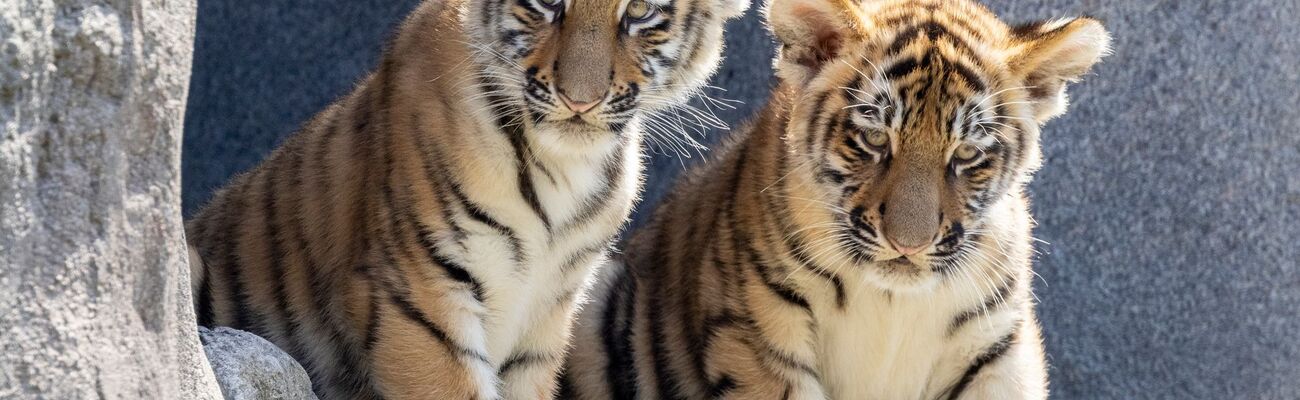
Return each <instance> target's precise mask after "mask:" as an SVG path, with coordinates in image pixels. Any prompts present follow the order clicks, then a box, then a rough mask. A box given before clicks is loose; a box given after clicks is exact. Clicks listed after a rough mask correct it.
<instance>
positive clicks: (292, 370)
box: [199, 327, 316, 400]
mask: <svg viewBox="0 0 1300 400" xmlns="http://www.w3.org/2000/svg"><path fill="white" fill-rule="evenodd" d="M199 340H200V341H202V342H203V352H204V353H207V356H208V362H210V363H211V364H212V371H213V372H215V373H216V376H217V383H218V384H219V385H221V393H222V394H223V395H225V397H226V399H228V400H269V399H276V400H281V399H283V400H297V399H311V400H315V399H316V395H315V394H314V393H312V390H311V379H310V378H308V376H307V371H306V370H304V369H303V368H302V365H299V364H298V362H297V361H295V360H294V359H293V357H290V356H289V355H288V354H286V353H285V352H284V351H282V350H280V348H279V347H276V346H275V345H274V344H272V343H271V342H268V341H267V340H266V339H262V338H261V337H259V336H257V335H254V334H251V333H248V332H244V331H241V330H237V329H231V328H216V329H208V328H204V327H199Z"/></svg>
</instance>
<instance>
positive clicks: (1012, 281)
mask: <svg viewBox="0 0 1300 400" xmlns="http://www.w3.org/2000/svg"><path fill="white" fill-rule="evenodd" d="M1017 284H1019V282H1018V279H1016V278H1015V277H1014V276H1012V277H1010V278H1009V279H1008V280H1007V282H1006V283H1005V284H1003V285H1001V286H999V287H998V288H997V289H996V290H995V291H994V292H993V294H991V295H989V296H988V298H986V299H984V302H983V303H980V305H978V306H976V307H974V308H971V309H969V310H965V311H962V312H961V313H959V314H957V316H956V317H953V319H952V322H951V323H949V324H948V336H949V337H951V336H952V335H954V334H956V333H957V331H958V330H960V329H961V328H962V327H963V326H965V325H966V324H967V323H969V322H970V321H971V320H974V319H975V318H976V317H979V316H983V315H987V314H988V313H989V312H992V311H993V310H994V309H995V308H997V307H1000V306H1004V305H1006V301H1007V297H1008V296H1011V291H1012V290H1014V289H1015V288H1016V285H1017Z"/></svg>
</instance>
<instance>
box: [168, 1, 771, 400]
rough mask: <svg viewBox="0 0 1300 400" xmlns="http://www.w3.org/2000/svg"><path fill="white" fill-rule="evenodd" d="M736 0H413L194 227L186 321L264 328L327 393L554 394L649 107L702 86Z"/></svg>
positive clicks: (631, 178) (615, 224) (629, 183)
mask: <svg viewBox="0 0 1300 400" xmlns="http://www.w3.org/2000/svg"><path fill="white" fill-rule="evenodd" d="M747 7H748V0H608V1H607V0H601V1H586V0H445V1H426V2H424V3H423V4H422V5H420V6H419V7H418V9H417V10H416V11H415V12H414V14H413V15H412V16H410V17H409V18H408V19H407V20H406V21H405V22H404V24H403V25H402V26H401V27H400V29H399V32H398V33H397V35H396V37H395V38H394V39H393V40H392V42H391V43H390V44H389V46H388V47H387V49H386V51H385V54H384V55H383V57H382V61H381V63H380V65H379V67H378V70H377V71H376V72H374V73H373V74H372V75H370V76H369V77H367V78H366V79H364V81H362V82H361V83H360V84H359V85H358V87H357V88H356V89H355V90H354V91H352V92H351V93H350V94H348V95H347V96H345V97H344V98H342V99H340V100H339V101H338V102H336V103H335V104H333V105H331V106H329V107H328V108H327V109H325V110H324V111H323V112H321V113H320V114H319V115H317V116H316V117H315V118H313V119H312V120H311V121H310V122H308V123H307V124H306V125H305V127H304V128H303V129H302V130H301V131H300V132H298V133H297V134H295V135H293V136H292V137H290V138H289V139H287V140H286V141H285V143H284V144H283V145H282V146H281V147H280V148H279V149H278V150H276V151H275V152H274V153H273V154H272V155H270V156H269V158H268V159H267V160H266V161H265V162H263V163H262V164H261V165H260V166H259V167H257V168H255V169H254V170H252V171H251V172H248V173H246V174H244V175H242V176H240V177H238V178H235V179H234V180H233V182H231V183H230V184H229V186H227V187H226V188H225V189H223V190H222V191H220V192H219V193H218V194H217V195H216V196H215V198H214V199H213V200H212V201H211V203H210V204H208V205H207V206H206V208H204V209H203V210H202V211H201V212H200V213H199V214H198V215H197V216H195V217H194V218H193V219H192V220H191V221H189V222H188V224H187V229H186V231H187V233H188V236H189V243H190V245H191V250H192V251H191V254H192V256H193V257H194V260H195V262H194V265H195V270H194V271H193V276H194V279H193V281H192V283H193V288H194V298H195V299H196V309H197V311H198V316H199V319H200V320H199V323H200V324H202V325H207V326H213V325H219V326H231V327H235V328H240V329H245V330H249V331H252V332H254V333H257V334H259V335H261V336H263V337H265V338H267V339H269V340H271V341H272V342H274V343H276V344H277V345H279V346H280V347H281V348H283V349H284V350H286V351H287V352H288V353H289V354H291V355H293V356H294V357H295V358H296V359H297V360H299V361H301V362H302V364H303V365H304V366H305V367H306V368H307V370H308V371H310V374H311V377H312V380H313V384H314V389H315V390H316V392H317V393H319V395H320V396H321V397H322V398H325V399H378V398H387V399H413V398H419V399H485V400H486V399H497V398H505V399H539V398H549V397H550V396H551V395H552V392H553V391H554V388H555V386H556V376H557V373H558V370H559V368H560V367H561V366H562V364H563V358H564V354H565V351H566V346H567V343H568V339H569V331H570V327H571V325H572V321H573V317H574V314H575V313H576V308H577V307H576V304H577V302H578V301H579V299H580V298H581V297H582V294H583V292H584V291H585V288H586V286H587V282H588V281H589V280H590V279H591V275H592V272H593V271H594V270H595V267H596V266H597V265H598V264H600V263H602V261H603V259H604V257H605V254H606V250H607V248H608V247H609V245H610V243H611V241H612V240H613V238H614V236H615V235H616V233H617V232H618V231H619V229H620V227H621V226H622V225H623V224H624V222H625V220H626V219H627V217H628V214H629V212H630V209H631V207H632V204H633V201H634V199H635V198H636V196H637V193H638V191H639V188H640V181H641V178H640V174H641V168H642V167H641V142H642V137H643V135H642V124H643V120H645V119H646V118H648V117H650V115H649V114H650V113H655V112H665V111H668V110H670V109H672V108H673V107H680V106H681V105H682V104H684V102H685V100H686V99H687V98H688V97H689V96H690V95H691V94H692V93H694V92H695V91H697V90H699V89H700V88H701V87H702V86H703V85H704V84H705V81H706V80H707V78H708V77H709V76H710V75H711V74H712V73H713V71H714V70H715V69H716V66H717V65H718V62H719V59H720V57H721V46H722V31H723V25H724V22H725V21H726V20H728V19H730V18H732V17H735V16H738V15H740V14H741V13H742V12H743V11H744V10H745V9H746V8H747ZM200 260H201V262H200Z"/></svg>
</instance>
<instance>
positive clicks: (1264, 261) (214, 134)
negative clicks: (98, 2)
mask: <svg viewBox="0 0 1300 400" xmlns="http://www.w3.org/2000/svg"><path fill="white" fill-rule="evenodd" d="M287 3H288V2H285V1H271V2H263V3H262V4H259V5H258V6H251V5H248V3H247V2H241V1H235V0H201V1H200V2H199V6H200V9H199V17H198V18H199V19H198V27H199V29H198V46H197V49H196V55H195V65H194V77H193V87H192V90H191V96H190V108H189V111H188V115H187V117H188V118H187V121H186V137H185V154H184V157H185V158H184V177H183V178H184V184H185V192H184V196H185V208H186V210H187V212H192V211H193V210H194V209H195V208H196V206H197V205H199V204H201V202H202V201H204V200H205V199H206V198H207V196H209V194H210V191H211V190H212V189H213V188H215V187H217V186H218V185H220V184H221V183H222V182H223V181H225V180H226V179H227V178H228V176H229V175H230V174H232V173H234V172H237V171H240V170H244V169H246V168H248V167H250V166H252V165H253V164H254V163H256V162H257V160H258V159H260V158H261V157H262V155H263V154H265V153H266V152H267V151H269V149H270V147H271V146H272V145H274V144H275V143H277V142H278V141H279V139H280V138H282V137H283V136H284V135H286V134H288V133H290V132H291V131H292V130H293V129H294V128H295V127H296V126H297V125H298V124H300V123H301V122H302V121H304V120H305V119H306V118H307V117H309V116H310V115H311V114H312V113H314V112H315V111H316V110H318V109H320V108H321V107H322V106H324V105H325V104H327V103H328V102H329V101H331V100H332V99H333V98H335V97H336V96H338V95H340V94H342V93H344V92H345V91H346V90H348V89H349V88H350V87H351V85H352V83H353V82H354V81H355V80H356V79H357V78H359V77H360V76H361V75H362V74H363V73H364V72H365V71H366V70H367V69H368V68H369V67H370V66H371V64H373V62H374V61H375V58H376V56H377V54H378V52H379V49H380V47H381V43H382V40H383V38H384V37H385V36H386V35H387V32H389V31H390V30H391V29H393V27H394V26H395V24H396V23H397V22H398V21H399V20H400V18H401V16H402V15H403V14H404V13H406V12H407V11H409V10H410V9H411V8H412V7H413V6H414V4H415V1H414V0H402V1H393V0H352V1H313V2H303V3H305V4H298V5H290V4H287ZM992 6H993V8H994V9H995V10H997V11H998V12H999V14H1000V15H1003V16H1004V17H1006V18H1007V19H1008V20H1010V21H1019V22H1025V21H1030V20H1032V19H1035V18H1049V17H1056V16H1065V15H1080V14H1086V15H1092V16H1095V17H1099V18H1101V19H1103V20H1104V21H1105V22H1106V24H1107V26H1108V27H1109V28H1110V29H1111V30H1112V33H1113V34H1114V35H1115V39H1116V40H1115V47H1116V53H1115V55H1114V56H1112V57H1110V58H1109V59H1107V60H1106V62H1105V63H1104V65H1102V66H1101V67H1100V68H1098V69H1097V70H1096V71H1095V73H1094V74H1092V75H1091V76H1089V77H1087V80H1086V81H1085V82H1084V83H1082V84H1080V85H1077V86H1076V87H1075V88H1074V90H1073V96H1074V103H1075V105H1074V107H1073V108H1072V110H1071V112H1070V113H1069V114H1068V115H1067V116H1066V117H1064V118H1061V119H1059V120H1056V121H1054V122H1052V123H1051V124H1050V125H1049V126H1048V127H1047V129H1046V131H1045V134H1044V143H1045V147H1046V149H1045V152H1046V156H1047V163H1046V166H1045V168H1044V169H1043V171H1042V172H1041V173H1040V174H1039V175H1038V178H1037V181H1036V183H1035V184H1034V186H1033V187H1032V189H1033V195H1034V199H1035V211H1036V215H1037V219H1038V221H1039V222H1040V225H1041V226H1040V228H1039V229H1038V231H1037V233H1038V237H1039V238H1041V239H1042V240H1044V241H1046V242H1048V243H1050V244H1043V245H1041V246H1040V250H1041V252H1042V253H1043V255H1042V256H1041V257H1040V262H1039V263H1038V273H1039V274H1040V275H1041V276H1042V279H1041V280H1039V281H1038V282H1037V293H1038V297H1039V298H1040V299H1041V301H1042V305H1041V308H1040V311H1041V314H1042V319H1043V324H1044V325H1045V331H1046V336H1047V346H1048V350H1049V352H1050V360H1051V363H1052V380H1053V382H1052V387H1053V390H1054V393H1055V395H1056V398H1061V399H1094V398H1104V399H1134V398H1158V399H1188V398H1197V399H1228V398H1232V399H1295V398H1300V379H1297V378H1300V315H1298V314H1300V313H1298V312H1297V310H1300V270H1298V269H1300V268H1298V267H1297V263H1298V262H1297V257H1300V251H1297V249H1300V245H1297V244H1296V238H1297V237H1298V236H1300V219H1298V218H1300V113H1298V112H1297V111H1296V110H1297V109H1300V24H1296V23H1295V21H1297V20H1298V19H1300V2H1297V1H1296V0H1283V1H1262V0H1256V1H1227V0H1220V1H1184V0H1165V1H1120V0H1108V1H1102V0H1082V1H1072V2H1062V1H1055V2H1053V1H1047V0H1036V1H1029V0H1025V1H1014V0H999V1H993V2H992ZM729 40H730V44H731V47H730V51H729V53H728V64H727V66H726V68H725V69H724V70H723V71H722V73H721V74H720V75H719V76H718V79H717V80H716V81H717V82H716V84H717V85H718V86H721V87H724V88H726V89H727V90H728V91H729V92H728V93H726V94H724V95H723V97H727V98H731V99H738V100H743V101H745V103H746V105H745V106H743V107H741V109H740V110H737V111H734V112H729V113H724V114H723V117H724V119H727V120H729V121H731V122H733V123H735V122H738V121H740V120H741V119H742V118H743V117H744V116H746V115H748V114H749V113H750V112H751V111H752V109H753V108H755V107H758V106H760V105H761V104H762V103H763V101H764V96H765V94H766V92H767V88H768V82H769V81H770V80H769V77H770V76H771V73H770V72H769V71H768V70H767V68H766V66H767V65H769V62H768V60H769V58H770V56H771V49H770V45H769V44H768V39H767V37H766V36H765V34H764V33H763V30H762V29H761V27H760V25H759V20H758V19H757V18H756V16H755V15H753V13H752V12H751V15H750V16H749V17H748V18H747V19H746V20H744V21H740V22H738V23H735V24H733V26H732V30H731V34H730V39H729ZM721 134H724V133H719V134H715V135H714V139H716V137H718V136H719V135H721ZM681 169H682V167H681V166H680V163H679V160H676V159H665V158H662V157H659V158H656V167H655V168H653V170H652V171H651V177H650V188H649V189H650V192H649V195H648V198H649V201H647V202H646V204H645V205H643V207H642V215H644V214H645V210H649V209H651V208H653V202H654V200H655V199H657V198H658V194H660V193H662V190H663V188H664V187H665V186H666V185H668V184H669V183H671V181H672V179H673V177H674V176H675V175H676V174H677V173H678V172H680V170H681Z"/></svg>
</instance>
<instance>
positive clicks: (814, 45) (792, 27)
mask: <svg viewBox="0 0 1300 400" xmlns="http://www.w3.org/2000/svg"><path fill="white" fill-rule="evenodd" d="M855 7H856V6H855V5H853V2H852V1H851V0H768V3H767V7H766V8H765V10H764V14H765V16H766V17H767V25H768V28H769V29H771V30H772V33H773V34H774V35H775V36H776V39H777V41H778V42H780V44H781V51H780V56H779V57H778V58H777V74H778V75H779V76H780V77H781V78H782V79H783V80H785V81H786V82H787V83H793V84H799V85H802V84H805V83H807V82H808V81H810V80H812V78H814V77H816V76H817V73H819V72H821V69H822V67H824V66H825V65H826V63H828V62H831V61H834V60H835V59H836V58H839V56H840V51H841V49H842V48H843V46H844V45H845V43H846V42H847V41H850V40H856V39H857V36H856V33H854V29H856V28H855V25H854V24H855V23H857V22H858V21H854V20H852V19H853V18H854V17H856V16H857V14H856V13H855Z"/></svg>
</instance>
